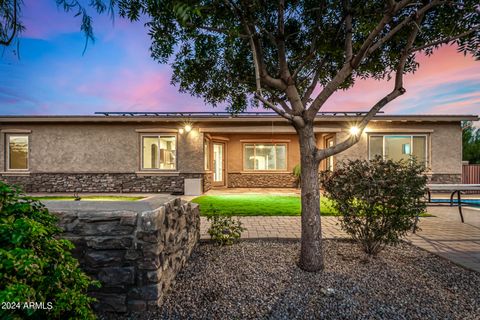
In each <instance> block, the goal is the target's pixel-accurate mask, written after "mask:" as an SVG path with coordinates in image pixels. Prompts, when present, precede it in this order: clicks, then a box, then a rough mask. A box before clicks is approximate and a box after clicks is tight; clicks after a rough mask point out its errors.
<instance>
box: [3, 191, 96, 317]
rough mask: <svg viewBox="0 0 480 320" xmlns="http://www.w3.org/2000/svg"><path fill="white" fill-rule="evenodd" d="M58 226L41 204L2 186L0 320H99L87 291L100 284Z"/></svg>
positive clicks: (52, 216) (54, 218) (53, 217)
mask: <svg viewBox="0 0 480 320" xmlns="http://www.w3.org/2000/svg"><path fill="white" fill-rule="evenodd" d="M56 222H57V218H56V217H55V216H54V215H52V214H50V213H49V212H48V210H47V209H46V208H45V207H44V206H43V205H42V204H41V203H40V202H38V201H35V200H32V199H31V198H29V197H27V196H25V195H24V194H23V193H22V192H21V191H20V190H19V189H17V188H15V187H10V186H8V185H7V184H5V183H3V182H0V279H1V281H0V304H1V305H2V308H1V309H0V318H2V319H25V318H29V319H94V318H95V314H94V313H93V311H92V309H91V307H90V304H91V303H92V302H93V301H94V299H93V298H91V297H89V296H87V295H86V291H87V289H88V288H89V287H90V286H98V285H99V284H98V282H96V281H92V280H91V279H90V278H89V277H88V276H87V275H86V274H85V273H84V272H82V271H81V270H80V269H79V264H78V261H77V260H76V259H75V258H74V257H73V256H72V254H71V250H72V249H73V248H74V245H73V244H72V243H71V242H70V241H68V240H63V239H59V235H60V233H61V229H60V228H58V227H57V225H56ZM26 303H27V305H28V304H29V303H38V304H40V303H43V304H44V305H43V308H37V309H35V308H31V307H30V308H27V305H26Z"/></svg>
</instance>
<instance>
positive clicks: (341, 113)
mask: <svg viewBox="0 0 480 320" xmlns="http://www.w3.org/2000/svg"><path fill="white" fill-rule="evenodd" d="M367 113H368V112H367V111H331V112H319V113H318V114H317V115H319V116H327V115H328V116H337V115H338V116H362V115H366V114H367ZM379 113H383V111H380V112H379ZM95 114H96V115H103V116H107V117H108V116H125V117H126V116H131V117H135V116H144V117H148V116H157V117H211V116H223V117H226V116H227V117H232V118H235V117H250V116H262V117H267V116H272V117H277V116H278V114H277V113H276V112H239V113H231V112H152V111H147V112H110V111H106V112H103V111H101V112H95Z"/></svg>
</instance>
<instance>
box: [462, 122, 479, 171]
mask: <svg viewBox="0 0 480 320" xmlns="http://www.w3.org/2000/svg"><path fill="white" fill-rule="evenodd" d="M462 129H463V132H462V144H463V160H464V161H468V162H469V163H471V164H475V163H477V164H478V163H480V129H479V128H475V127H474V126H473V123H472V122H471V121H466V122H464V123H462Z"/></svg>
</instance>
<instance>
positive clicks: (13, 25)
mask: <svg viewBox="0 0 480 320" xmlns="http://www.w3.org/2000/svg"><path fill="white" fill-rule="evenodd" d="M12 28H13V30H12V34H11V35H10V37H9V38H8V39H7V40H0V45H3V46H6V47H8V46H9V45H10V44H11V43H12V41H13V39H15V35H16V34H17V0H13V22H12Z"/></svg>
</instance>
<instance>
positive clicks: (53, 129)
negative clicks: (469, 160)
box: [0, 121, 462, 192]
mask: <svg viewBox="0 0 480 320" xmlns="http://www.w3.org/2000/svg"><path fill="white" fill-rule="evenodd" d="M199 126H200V125H199V124H194V129H193V130H192V131H191V132H189V133H183V134H178V133H177V132H176V131H175V130H176V129H177V128H179V127H180V124H179V123H176V122H168V121H159V122H157V123H142V122H133V123H132V122H128V123H127V122H125V123H119V122H115V123H95V124H93V123H65V122H64V123H31V124H25V123H20V122H19V123H16V124H8V125H7V124H0V130H2V134H1V139H0V166H1V171H4V170H5V129H8V130H11V129H16V130H30V131H31V132H30V133H29V137H30V145H29V149H30V155H29V158H30V170H29V171H30V174H31V177H30V178H28V177H25V176H24V177H10V178H9V177H7V176H6V175H4V176H3V178H2V179H3V180H7V181H17V180H18V181H17V182H21V183H22V184H26V185H31V186H32V187H31V188H30V187H29V188H30V189H35V190H36V189H38V188H37V187H36V186H37V184H38V185H42V184H43V185H46V184H47V183H46V182H45V181H47V182H48V183H50V185H51V186H50V187H48V188H46V187H45V188H46V189H48V190H57V185H59V187H58V188H60V189H61V188H66V187H62V185H64V184H67V185H68V188H67V189H68V190H70V189H72V188H73V189H78V188H80V187H77V185H76V184H75V183H76V182H75V181H92V182H91V183H90V182H89V183H88V186H86V187H85V189H86V190H90V189H91V190H93V189H95V188H96V186H97V185H99V187H102V188H103V185H104V184H105V183H106V184H108V183H109V182H108V181H113V182H112V183H111V187H112V188H114V189H115V190H117V191H120V192H129V191H127V190H130V189H132V188H133V189H139V190H141V191H143V190H147V189H148V190H150V191H149V192H151V190H156V191H155V192H162V190H164V191H163V192H180V189H181V188H182V186H183V178H184V177H186V176H188V177H203V176H204V174H205V170H204V149H203V141H204V138H205V135H209V136H211V138H212V140H213V141H215V139H222V141H223V142H225V143H226V183H227V186H231V187H233V186H235V187H241V186H248V187H250V186H252V185H255V186H268V185H266V184H267V182H268V181H270V180H269V179H271V181H272V186H280V185H282V186H287V185H288V186H290V185H291V183H292V182H291V181H292V178H293V177H292V176H291V172H292V170H293V167H294V166H295V165H296V164H298V163H299V162H300V153H299V144H298V138H297V136H296V135H295V134H291V133H288V134H287V133H274V134H272V133H258V132H257V133H256V132H251V133H228V127H227V128H226V131H225V132H222V133H219V132H215V133H211V134H208V133H204V132H208V130H207V129H208V128H207V129H202V132H200V131H199V130H198V127H199ZM265 126H267V125H265ZM322 126H323V124H318V127H322ZM328 126H329V127H331V128H334V127H336V128H337V129H338V128H343V129H344V130H343V131H342V132H337V133H334V132H332V133H318V134H317V140H318V146H319V147H323V144H324V141H325V140H324V139H325V138H326V137H327V136H330V135H333V136H334V137H335V140H336V143H340V142H341V141H343V140H344V139H345V138H346V137H347V136H348V134H349V133H348V124H347V123H346V122H330V123H328ZM8 130H7V132H8ZM146 131H148V132H149V133H147V132H146ZM150 133H153V134H154V133H166V134H169V135H176V136H177V148H176V149H177V168H176V170H174V171H175V173H170V175H171V178H169V179H163V180H162V179H160V177H163V176H168V174H166V173H165V172H159V173H154V174H152V173H151V172H147V173H140V159H141V157H140V137H141V135H142V134H150ZM370 133H385V134H401V133H405V134H415V133H423V134H426V135H427V137H428V138H427V141H428V150H429V167H430V169H431V172H430V174H431V175H432V181H439V182H460V181H459V179H460V178H459V177H460V176H461V170H462V162H461V160H462V134H461V127H460V122H459V121H457V122H418V123H417V122H400V121H395V122H384V121H382V122H372V123H371V124H370V125H369V126H368V127H367V130H366V132H365V133H363V134H362V136H361V138H360V141H359V142H358V143H357V144H356V145H354V146H353V147H352V148H350V149H348V150H346V151H344V152H343V153H341V154H338V155H336V156H335V157H334V160H335V162H338V161H342V160H345V159H367V158H368V135H369V134H370ZM246 142H265V143H268V142H278V143H286V144H287V148H288V149H287V168H286V170H284V171H282V172H263V173H257V172H254V173H251V172H245V171H244V170H243V146H242V144H243V143H246ZM320 169H325V164H324V163H323V164H321V168H320ZM46 174H48V175H46ZM62 174H70V175H75V177H74V178H75V179H73V180H75V181H74V182H75V183H70V182H69V181H70V180H72V179H70V180H68V179H66V178H65V179H63V178H62ZM82 174H89V175H92V176H86V177H85V178H82V176H81V175H82ZM95 174H97V175H106V176H105V177H104V176H93V175H95ZM112 174H113V175H112ZM276 174H277V175H278V178H275V179H274V178H272V176H274V175H276ZM155 175H157V176H158V177H159V178H158V179H153V178H152V179H150V178H148V177H149V176H152V177H154V176H155ZM229 175H231V181H229ZM255 175H258V176H255ZM77 177H80V178H77ZM268 177H270V178H268ZM98 179H100V180H101V181H102V183H98V182H95V181H97V180H98ZM435 179H436V180H435ZM127 180H128V181H127ZM167 180H168V181H167ZM210 180H211V173H210V174H209V176H208V177H207V178H206V179H204V189H205V190H208V189H209V188H210V185H211V181H210ZM42 181H44V182H42ZM126 181H127V182H128V183H126ZM266 181H267V182H266ZM130 182H131V183H130ZM147 182H148V183H147ZM85 183H86V182H85ZM86 184H87V183H86ZM130 184H132V185H133V187H132V188H131V187H130ZM34 185H35V188H33V186H34ZM89 188H90V189H89ZM92 188H93V189H92ZM60 189H59V190H57V191H59V192H60V191H61V190H60ZM133 189H132V190H133ZM95 190H97V189H95ZM78 191H81V190H78ZM92 192H93V191H92ZM96 192H98V191H96ZM145 192H147V191H145Z"/></svg>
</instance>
